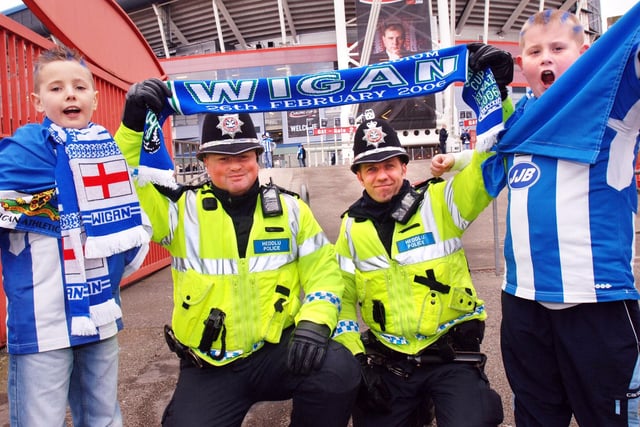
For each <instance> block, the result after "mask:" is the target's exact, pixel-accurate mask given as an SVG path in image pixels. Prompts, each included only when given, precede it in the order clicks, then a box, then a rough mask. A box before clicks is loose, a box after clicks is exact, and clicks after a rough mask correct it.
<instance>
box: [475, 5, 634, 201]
mask: <svg viewBox="0 0 640 427" xmlns="http://www.w3.org/2000/svg"><path fill="white" fill-rule="evenodd" d="M639 23H640V3H638V4H636V5H635V6H634V7H633V8H632V9H631V10H630V11H629V12H627V13H626V14H625V15H624V16H623V17H622V18H621V19H620V20H619V21H617V22H616V23H615V24H614V25H613V26H611V28H610V29H609V30H607V31H606V32H605V33H604V34H603V35H602V36H601V37H600V38H599V39H598V40H597V41H596V42H595V43H594V44H593V46H591V47H590V48H589V49H587V50H586V51H585V53H583V54H582V55H581V56H580V58H578V60H577V61H576V62H575V63H574V64H573V65H571V67H569V68H568V69H567V70H566V71H565V72H564V73H563V74H562V76H560V78H559V79H558V80H557V81H556V82H554V83H553V85H551V87H550V88H549V89H548V90H547V91H546V92H545V93H544V96H541V97H540V98H538V99H536V100H535V102H528V103H527V104H528V105H527V109H526V112H525V113H524V114H523V115H522V117H521V118H519V119H518V120H517V121H516V120H513V121H512V120H509V122H508V123H507V125H508V126H507V127H508V129H507V131H506V132H504V135H503V136H502V137H501V138H500V140H499V142H498V144H497V145H496V147H495V150H496V151H497V153H498V155H497V156H493V157H491V158H489V159H487V160H486V161H485V162H484V164H483V174H484V175H485V177H486V179H485V182H488V183H491V182H493V183H498V184H496V185H494V186H493V188H490V189H489V190H490V191H489V193H490V194H492V195H493V196H496V195H497V194H498V193H499V191H500V190H501V189H502V188H503V187H504V185H505V184H506V175H505V174H506V172H505V171H504V165H503V156H502V154H504V153H525V154H538V155H544V156H548V157H555V158H558V159H564V160H569V161H576V162H581V163H594V162H595V160H596V158H597V156H598V154H599V152H600V143H601V141H602V138H603V135H604V132H605V128H606V126H607V120H608V118H609V116H610V114H611V109H612V108H613V102H614V100H615V97H616V93H617V92H618V87H619V86H620V81H621V78H622V73H623V71H624V68H625V66H626V64H627V61H628V60H629V58H630V56H631V52H632V49H633V47H634V46H635V45H637V43H638V42H639V41H640V25H639ZM511 123H513V124H512V125H511V126H509V124H511Z"/></svg>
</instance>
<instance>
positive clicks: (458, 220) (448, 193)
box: [425, 177, 471, 230]
mask: <svg viewBox="0 0 640 427" xmlns="http://www.w3.org/2000/svg"><path fill="white" fill-rule="evenodd" d="M454 179H455V177H453V178H452V179H450V180H449V181H447V183H446V185H445V189H444V200H445V202H446V203H447V207H448V208H449V213H451V218H452V219H453V222H454V224H456V225H457V226H458V228H459V229H461V230H466V229H467V227H469V224H471V222H470V221H467V220H466V219H464V218H462V216H460V211H459V210H458V206H457V205H456V204H455V202H454V201H453V180H454ZM426 198H427V197H425V199H426ZM429 212H431V210H430V211H429Z"/></svg>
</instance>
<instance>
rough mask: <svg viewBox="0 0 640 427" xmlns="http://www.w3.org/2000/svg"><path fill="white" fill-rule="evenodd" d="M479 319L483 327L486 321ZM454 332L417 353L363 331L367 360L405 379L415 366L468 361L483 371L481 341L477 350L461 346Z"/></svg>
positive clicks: (483, 358)
mask: <svg viewBox="0 0 640 427" xmlns="http://www.w3.org/2000/svg"><path fill="white" fill-rule="evenodd" d="M470 322H471V321H470ZM478 322H479V323H482V327H484V323H483V322H480V321H478ZM453 335H454V333H453V331H449V332H447V333H446V334H444V335H443V336H442V337H440V338H439V339H438V341H436V342H435V343H433V344H431V345H430V346H429V347H427V348H425V349H424V350H422V351H421V352H420V353H418V354H414V355H409V354H405V353H401V352H399V351H395V350H392V349H390V348H389V347H387V346H386V345H384V344H383V343H381V342H380V341H379V340H378V338H377V337H376V336H375V335H374V334H373V332H371V330H366V331H364V332H363V333H362V334H361V339H362V342H363V344H364V346H365V348H366V356H367V363H369V364H370V365H377V366H382V367H384V368H386V369H387V370H388V371H389V372H391V373H393V374H395V375H398V376H401V377H404V378H408V377H409V376H410V375H411V373H412V372H413V370H414V368H419V367H423V366H429V365H438V364H444V363H465V364H470V365H475V366H477V367H478V368H479V369H481V370H484V366H485V364H486V362H487V356H486V355H485V354H484V353H481V352H480V351H479V344H478V348H477V350H478V351H469V350H462V349H459V347H458V346H456V345H455V344H454V343H453V340H454V337H453ZM457 347H458V348H457ZM474 347H475V346H474ZM473 350H476V349H475V348H474V349H473Z"/></svg>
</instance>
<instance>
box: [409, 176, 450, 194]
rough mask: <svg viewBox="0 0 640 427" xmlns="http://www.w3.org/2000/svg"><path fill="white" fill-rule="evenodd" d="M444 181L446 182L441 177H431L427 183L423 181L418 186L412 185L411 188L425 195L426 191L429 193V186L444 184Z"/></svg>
mask: <svg viewBox="0 0 640 427" xmlns="http://www.w3.org/2000/svg"><path fill="white" fill-rule="evenodd" d="M443 181H444V179H443V178H441V177H439V176H434V177H431V178H429V179H427V180H426V181H421V182H418V183H416V184H411V186H412V187H413V189H414V190H415V191H417V192H418V193H424V192H425V191H427V188H429V186H430V185H431V184H436V183H438V182H443Z"/></svg>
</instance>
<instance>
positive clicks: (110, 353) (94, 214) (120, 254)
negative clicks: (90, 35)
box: [0, 47, 150, 427]
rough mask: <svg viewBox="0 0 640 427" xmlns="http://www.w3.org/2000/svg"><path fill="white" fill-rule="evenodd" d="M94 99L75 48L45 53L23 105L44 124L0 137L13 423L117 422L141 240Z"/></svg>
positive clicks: (119, 162) (0, 227) (0, 219)
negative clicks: (121, 336) (129, 289)
mask: <svg viewBox="0 0 640 427" xmlns="http://www.w3.org/2000/svg"><path fill="white" fill-rule="evenodd" d="M97 95H98V93H97V91H96V89H95V86H94V82H93V75H92V73H91V71H90V70H89V68H88V67H87V66H86V64H85V63H84V61H83V59H82V58H81V57H80V56H79V54H78V53H77V52H75V51H72V50H69V49H67V48H63V47H57V48H53V49H51V50H48V51H44V52H43V53H42V54H41V55H40V56H39V58H38V60H37V61H36V64H35V70H34V93H32V94H31V100H32V102H33V105H34V107H35V109H36V110H37V111H38V112H42V113H44V115H45V119H44V121H43V123H42V124H28V125H25V126H23V127H21V128H19V129H18V130H17V131H16V132H15V134H14V135H13V136H12V137H9V138H4V139H2V140H1V141H0V177H1V178H0V252H1V260H2V273H3V278H2V281H3V285H4V290H5V292H6V295H7V329H8V345H7V350H8V353H9V368H8V370H9V374H8V375H9V379H8V399H9V413H10V423H11V425H12V426H35V425H43V424H46V425H58V426H60V425H63V424H64V423H65V416H66V409H67V404H68V405H69V406H70V408H71V414H72V416H73V423H74V425H75V426H85V427H89V426H98V425H102V426H106V425H109V426H122V416H121V413H120V406H119V404H118V399H117V380H118V341H117V338H116V336H117V333H118V331H119V330H120V329H121V328H122V312H121V309H120V296H119V286H120V281H121V279H122V277H123V276H124V275H126V274H129V273H131V272H133V271H135V270H136V269H137V268H138V266H139V265H140V264H141V263H142V261H143V260H144V257H145V255H146V251H147V248H148V241H149V237H150V234H149V230H148V229H147V228H146V227H144V226H143V225H142V217H141V214H140V208H139V205H138V202H137V196H136V194H135V192H134V190H133V185H132V183H131V180H130V177H129V174H128V170H127V167H126V163H125V162H124V159H123V158H122V156H121V155H120V154H119V150H117V146H116V144H115V141H113V138H112V137H111V135H109V133H108V132H107V131H106V129H104V128H103V127H101V126H99V125H96V124H94V123H92V122H91V121H90V120H91V116H92V114H93V112H94V111H95V109H96V107H97V105H98V98H97ZM115 214H117V215H115ZM118 218H119V219H118Z"/></svg>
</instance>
